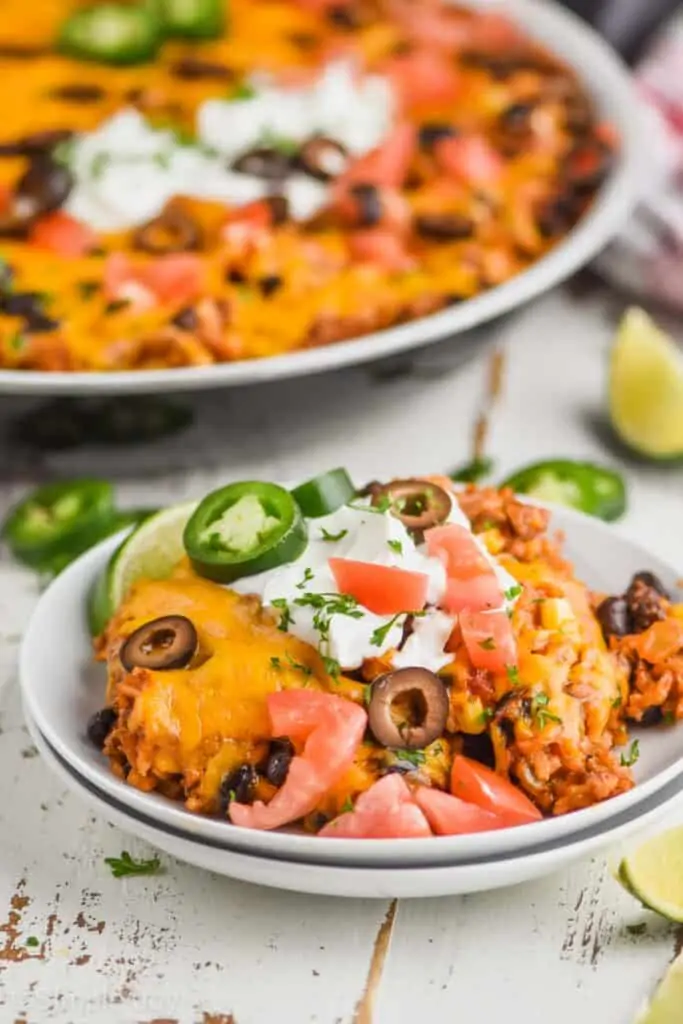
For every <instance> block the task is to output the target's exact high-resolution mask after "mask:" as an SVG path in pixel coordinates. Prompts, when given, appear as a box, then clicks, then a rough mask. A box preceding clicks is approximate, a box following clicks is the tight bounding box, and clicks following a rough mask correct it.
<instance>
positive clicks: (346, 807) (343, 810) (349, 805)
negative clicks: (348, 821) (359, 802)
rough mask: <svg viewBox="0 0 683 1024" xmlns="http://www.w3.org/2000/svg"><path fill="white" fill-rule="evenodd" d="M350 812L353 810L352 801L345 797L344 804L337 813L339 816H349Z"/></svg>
mask: <svg viewBox="0 0 683 1024" xmlns="http://www.w3.org/2000/svg"><path fill="white" fill-rule="evenodd" d="M352 810H353V800H352V799H351V797H350V796H347V798H346V800H345V801H344V803H343V804H342V805H341V808H340V809H339V813H340V814H350V813H351V811H352Z"/></svg>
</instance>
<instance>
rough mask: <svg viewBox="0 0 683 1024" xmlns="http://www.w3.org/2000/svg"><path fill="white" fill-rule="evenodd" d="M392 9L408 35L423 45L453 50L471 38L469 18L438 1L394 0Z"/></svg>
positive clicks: (470, 21) (470, 20)
mask: <svg viewBox="0 0 683 1024" xmlns="http://www.w3.org/2000/svg"><path fill="white" fill-rule="evenodd" d="M391 10H392V13H393V14H394V16H395V17H396V20H397V21H398V22H399V23H400V24H401V25H402V26H403V28H404V30H405V31H406V33H407V34H408V36H409V37H410V38H411V39H412V40H413V41H414V42H417V43H419V44H421V45H422V46H426V47H436V48H437V49H440V50H455V49H459V48H460V47H462V46H464V45H466V44H467V43H468V42H469V40H470V37H471V34H472V31H471V24H472V18H470V17H468V16H467V15H463V14H462V13H461V12H459V11H455V10H453V11H450V10H448V9H447V8H445V7H444V6H442V5H441V4H434V3H430V2H429V0H421V2H420V4H419V5H418V4H416V3H414V2H413V0H393V2H392V4H391Z"/></svg>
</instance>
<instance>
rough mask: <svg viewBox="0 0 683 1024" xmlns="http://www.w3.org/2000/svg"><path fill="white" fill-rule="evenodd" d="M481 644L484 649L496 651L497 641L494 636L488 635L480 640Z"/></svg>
mask: <svg viewBox="0 0 683 1024" xmlns="http://www.w3.org/2000/svg"><path fill="white" fill-rule="evenodd" d="M479 646H480V647H481V649H482V651H495V649H496V641H495V640H494V639H493V637H492V636H487V637H486V639H485V640H480V641H479Z"/></svg>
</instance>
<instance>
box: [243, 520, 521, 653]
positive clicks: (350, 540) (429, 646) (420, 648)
mask: <svg viewBox="0 0 683 1024" xmlns="http://www.w3.org/2000/svg"><path fill="white" fill-rule="evenodd" d="M448 522H451V523H458V524H460V525H461V526H464V527H465V528H466V529H467V530H468V531H470V532H471V527H470V523H469V520H468V519H467V517H466V516H465V515H464V513H463V512H462V511H461V509H460V507H459V505H458V504H457V502H456V501H454V500H451V510H450V513H449V516H448ZM308 530H309V543H308V547H307V548H306V550H305V551H304V553H303V554H302V555H301V556H300V557H299V558H298V559H297V560H296V561H295V562H292V563H290V564H289V565H284V566H280V567H278V568H276V569H271V570H270V571H268V572H265V573H261V574H259V575H257V576H247V577H245V578H244V579H241V580H238V581H236V582H235V583H232V584H230V586H231V588H232V589H233V590H237V591H239V592H240V593H243V594H257V595H258V596H259V597H260V598H261V600H262V602H263V604H264V606H265V607H269V608H273V609H276V610H278V611H279V612H280V613H282V612H283V610H285V611H286V622H287V630H288V632H290V633H293V634H294V635H295V636H297V637H299V639H300V640H303V641H305V642H306V643H309V644H311V645H312V646H313V647H317V648H318V649H319V650H320V652H321V653H322V654H323V655H324V656H325V657H327V658H330V659H333V661H334V662H336V663H337V664H338V665H339V666H340V667H341V668H342V669H348V670H352V669H357V668H359V667H360V666H361V665H362V663H363V662H364V661H365V660H366V659H368V658H373V657H378V656H379V655H381V654H384V653H386V652H387V651H390V650H392V649H393V650H394V651H395V653H394V655H393V664H394V666H395V667H396V668H405V667H408V666H415V667H418V666H419V667H421V668H427V669H430V670H431V671H432V672H438V671H439V669H441V668H443V667H444V665H446V664H447V663H448V662H449V661H450V660H451V655H449V654H448V653H446V652H445V651H444V648H445V645H446V642H447V641H448V637H449V636H450V634H451V632H452V631H453V628H454V626H455V624H456V622H457V617H456V616H451V615H447V614H446V613H445V612H443V611H440V610H439V609H438V607H436V606H437V605H438V603H439V601H440V599H441V598H442V597H443V594H444V592H445V589H446V571H445V568H444V565H443V563H442V562H441V560H440V559H438V558H434V557H432V556H430V555H428V554H427V550H426V547H425V546H424V545H416V544H415V543H414V541H413V539H412V537H411V536H410V534H409V533H408V531H407V529H406V528H405V526H404V525H403V523H402V522H401V521H400V519H397V518H396V516H394V515H392V514H391V512H389V511H385V512H383V511H379V510H377V509H375V508H372V507H371V506H370V503H369V501H357V502H353V503H352V504H351V505H345V506H343V507H342V508H340V509H339V510H338V511H337V512H334V513H332V515H329V516H323V517H321V518H319V519H310V520H309V521H308ZM477 544H478V545H479V547H480V548H481V551H482V553H483V555H484V557H485V558H486V560H487V561H488V562H489V564H490V565H491V567H492V568H493V570H494V572H495V573H496V576H497V578H498V581H499V583H500V586H501V589H502V590H503V591H506V590H509V589H510V588H512V587H514V586H515V584H516V580H515V579H514V578H513V577H512V576H510V574H509V573H508V572H506V570H505V569H504V568H503V567H502V566H501V565H499V563H498V562H497V560H496V559H495V558H494V557H493V556H492V555H491V554H489V552H488V551H487V549H486V548H485V547H484V545H483V543H481V541H479V540H478V539H477ZM330 558H346V559H350V560H354V561H358V562H366V563H369V564H371V565H381V566H394V567H396V568H399V569H406V570H408V571H411V572H420V573H424V575H426V576H427V579H428V589H427V602H428V607H427V608H426V609H425V611H424V614H423V615H422V616H420V617H417V618H416V619H415V620H414V625H413V633H412V635H411V636H410V637H409V638H408V640H407V641H406V643H405V645H404V646H403V648H402V650H400V651H398V650H396V648H397V647H398V645H399V644H400V642H401V639H402V636H403V625H404V623H405V620H406V618H407V613H408V612H409V611H416V610H418V609H406V613H405V614H399V615H397V616H389V615H376V614H375V613H373V612H371V611H369V610H368V609H367V608H364V607H363V606H362V605H357V604H352V605H351V606H350V607H349V610H348V613H344V612H334V613H332V614H329V615H328V614H326V613H325V611H324V610H323V614H322V615H319V614H317V613H318V611H319V609H318V608H316V607H315V604H316V600H315V596H314V595H325V598H326V599H327V600H329V601H330V604H329V607H330V609H331V608H332V607H334V604H333V603H331V599H333V598H334V597H335V596H336V595H339V594H340V591H339V588H338V586H337V583H336V580H335V577H334V575H333V573H332V570H331V569H330V566H329V560H330ZM506 603H507V605H510V604H511V603H512V602H510V601H506ZM321 627H322V628H321Z"/></svg>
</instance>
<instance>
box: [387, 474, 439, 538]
mask: <svg viewBox="0 0 683 1024" xmlns="http://www.w3.org/2000/svg"><path fill="white" fill-rule="evenodd" d="M387 501H388V502H389V508H390V510H391V512H392V513H393V514H394V515H395V516H396V518H397V519H400V520H401V522H402V523H403V525H404V526H405V527H406V529H408V530H413V531H418V532H422V531H424V530H428V529H430V527H432V526H438V525H439V524H440V523H443V522H444V521H445V520H446V519H447V518H448V515H449V513H450V511H451V507H452V506H451V499H450V497H449V495H448V494H447V493H446V491H444V489H443V488H442V487H439V486H438V485H437V484H433V483H431V482H430V481H429V480H417V479H411V480H392V482H391V483H390V484H385V486H384V487H382V489H381V490H380V491H377V492H375V493H374V494H373V496H372V504H373V505H374V506H376V507H380V508H381V506H382V505H383V504H385V503H386V502H387Z"/></svg>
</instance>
